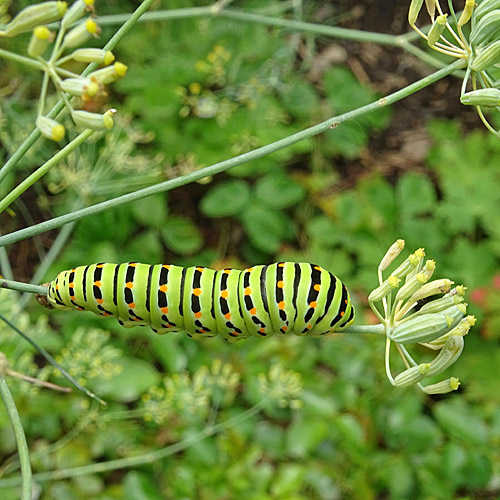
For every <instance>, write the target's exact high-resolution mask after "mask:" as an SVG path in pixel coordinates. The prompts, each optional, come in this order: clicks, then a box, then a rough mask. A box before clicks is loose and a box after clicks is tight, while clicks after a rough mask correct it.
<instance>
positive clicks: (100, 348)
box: [53, 328, 123, 385]
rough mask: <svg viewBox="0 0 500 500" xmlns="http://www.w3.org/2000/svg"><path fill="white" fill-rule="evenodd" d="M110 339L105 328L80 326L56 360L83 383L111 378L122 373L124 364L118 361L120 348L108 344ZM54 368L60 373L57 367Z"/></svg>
mask: <svg viewBox="0 0 500 500" xmlns="http://www.w3.org/2000/svg"><path fill="white" fill-rule="evenodd" d="M108 339H109V332H106V331H104V330H97V329H86V328H78V329H77V330H76V331H75V333H74V334H73V336H72V337H71V343H70V344H69V345H68V346H67V347H64V348H63V349H62V350H61V354H60V355H59V356H57V357H56V361H57V362H58V363H60V364H61V365H63V366H64V367H65V368H66V369H67V370H68V373H69V374H70V375H71V376H73V377H75V378H76V379H77V380H78V382H79V383H80V384H82V385H85V383H86V381H87V380H88V379H91V378H95V377H101V378H105V379H110V378H112V377H114V376H115V375H118V374H119V373H121V371H122V370H123V366H122V365H121V364H119V363H118V358H119V357H120V356H121V351H120V349H117V348H116V347H113V346H111V345H107V341H108ZM53 370H54V372H55V373H56V374H59V370H57V368H53Z"/></svg>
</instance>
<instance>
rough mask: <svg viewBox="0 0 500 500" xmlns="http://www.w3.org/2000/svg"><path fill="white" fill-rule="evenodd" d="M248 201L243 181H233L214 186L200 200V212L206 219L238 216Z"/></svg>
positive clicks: (248, 193) (246, 186) (248, 195)
mask: <svg viewBox="0 0 500 500" xmlns="http://www.w3.org/2000/svg"><path fill="white" fill-rule="evenodd" d="M249 199H250V188H249V187H248V184H247V183H246V182H245V181H242V180H238V179H234V180H229V181H225V182H222V183H221V184H218V185H217V186H214V187H213V188H211V189H210V191H209V192H208V193H207V194H206V195H205V196H204V197H203V199H202V200H201V204H200V208H201V211H202V212H203V213H204V214H205V215H208V217H227V216H229V215H237V214H239V213H240V212H241V211H242V210H243V209H244V208H245V206H246V205H247V204H248V202H249Z"/></svg>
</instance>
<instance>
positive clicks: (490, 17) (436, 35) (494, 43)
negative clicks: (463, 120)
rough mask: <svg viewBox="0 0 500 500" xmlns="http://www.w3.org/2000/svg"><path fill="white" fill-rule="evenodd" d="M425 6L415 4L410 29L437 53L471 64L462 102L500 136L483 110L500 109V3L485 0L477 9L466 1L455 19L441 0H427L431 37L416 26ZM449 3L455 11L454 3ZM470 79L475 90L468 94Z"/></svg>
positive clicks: (472, 0)
mask: <svg viewBox="0 0 500 500" xmlns="http://www.w3.org/2000/svg"><path fill="white" fill-rule="evenodd" d="M423 3H424V0H412V1H411V4H410V9H409V11H408V21H409V23H410V26H411V27H412V28H413V29H414V30H416V31H417V32H418V33H419V34H420V35H421V36H422V37H423V38H425V39H426V40H427V43H428V45H429V46H430V47H432V48H433V49H434V50H437V51H438V52H441V53H443V54H447V55H449V56H452V57H455V58H458V59H464V60H465V61H466V62H467V71H466V73H465V77H464V80H463V85H462V92H461V96H460V101H461V103H462V104H465V105H470V106H476V109H477V112H478V114H479V116H480V118H481V120H482V121H483V123H484V124H485V125H486V127H487V128H488V130H490V131H491V132H493V133H494V134H496V135H500V132H499V131H497V130H495V129H494V128H493V127H492V126H491V125H490V123H489V122H488V120H487V119H486V117H485V116H484V113H483V108H487V109H488V108H490V109H491V108H497V109H498V107H499V105H500V80H498V77H497V76H496V74H497V73H498V68H499V67H500V66H499V65H500V39H499V36H500V3H499V2H498V1H497V0H482V2H481V3H480V4H479V6H477V7H476V0H465V5H464V9H463V11H462V12H461V14H460V17H458V16H457V15H456V14H455V12H454V11H453V10H451V16H448V14H447V13H444V11H443V9H442V8H441V5H440V3H439V0H425V6H426V9H427V13H428V14H429V16H430V18H431V22H432V25H431V28H430V29H429V31H428V32H427V34H426V33H424V32H423V31H422V30H420V29H419V28H418V27H417V26H416V24H415V23H416V22H417V18H418V15H419V13H420V11H421V9H422V7H423ZM448 4H449V6H450V8H451V9H452V8H453V6H452V3H451V2H448ZM450 18H451V20H450ZM469 22H470V25H471V26H470V30H469V34H468V36H466V34H465V33H464V31H463V27H464V26H465V25H466V24H468V23H469ZM453 26H455V29H454V28H453ZM446 35H447V36H446ZM469 79H470V80H471V84H472V90H471V91H469V92H466V87H467V83H468V82H469Z"/></svg>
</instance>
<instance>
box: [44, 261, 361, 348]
mask: <svg viewBox="0 0 500 500" xmlns="http://www.w3.org/2000/svg"><path fill="white" fill-rule="evenodd" d="M47 299H48V301H49V302H50V304H51V305H52V306H54V307H55V308H56V309H78V310H87V311H92V312H93V313H95V314H98V315H100V316H111V317H115V318H117V319H118V321H119V323H120V324H121V325H123V326H125V327H127V328H129V327H132V326H137V325H141V326H145V325H149V326H150V327H151V328H152V330H153V331H154V332H156V333H159V334H164V333H168V332H173V331H185V332H186V334H187V335H188V336H190V337H193V338H201V337H213V336H216V335H221V336H222V337H223V338H224V339H225V340H227V341H229V342H233V341H236V340H240V339H243V338H247V337H249V336H250V335H254V336H257V337H268V336H270V335H273V334H275V333H280V334H287V333H294V334H295V335H311V336H321V335H324V334H327V333H332V332H340V331H342V330H343V329H344V328H345V327H347V326H349V325H350V324H352V322H353V321H354V308H353V306H352V304H351V300H350V297H349V293H348V291H347V289H346V287H345V286H344V285H343V283H342V282H341V281H340V280H339V279H338V278H337V277H335V276H334V275H332V274H331V273H329V272H328V271H326V270H325V269H323V268H321V267H319V266H316V265H313V264H307V263H293V262H279V263H275V264H271V265H266V266H264V265H259V266H254V267H251V268H248V269H245V270H243V271H240V270H237V269H222V270H220V271H214V270H212V269H208V268H206V267H201V266H196V267H187V268H183V267H179V266H174V265H166V264H158V265H153V266H151V265H148V264H139V263H136V262H128V263H125V264H105V263H100V264H92V265H88V266H80V267H77V268H75V269H71V270H68V271H63V272H61V273H60V274H59V275H58V276H57V278H56V279H55V280H54V281H52V282H51V283H49V286H48V295H47Z"/></svg>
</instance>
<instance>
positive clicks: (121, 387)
mask: <svg viewBox="0 0 500 500" xmlns="http://www.w3.org/2000/svg"><path fill="white" fill-rule="evenodd" d="M119 363H120V364H121V365H122V366H123V370H122V372H121V373H120V374H119V375H115V376H114V377H113V378H111V379H109V380H106V379H101V380H99V381H98V382H95V383H93V386H94V387H95V391H96V392H97V393H98V394H99V396H101V397H103V398H105V399H106V398H111V399H113V400H114V401H118V402H121V403H128V402H130V401H135V400H137V399H139V396H140V395H141V394H143V393H144V392H145V391H147V390H148V388H149V387H151V386H152V385H155V384H157V383H158V382H159V381H160V374H159V373H158V372H157V371H156V370H155V368H154V367H153V366H152V365H151V363H147V362H146V361H142V360H140V359H136V358H129V357H123V358H121V359H120V361H119Z"/></svg>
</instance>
